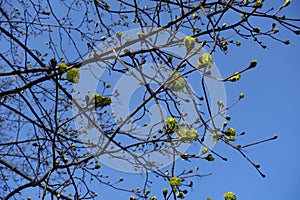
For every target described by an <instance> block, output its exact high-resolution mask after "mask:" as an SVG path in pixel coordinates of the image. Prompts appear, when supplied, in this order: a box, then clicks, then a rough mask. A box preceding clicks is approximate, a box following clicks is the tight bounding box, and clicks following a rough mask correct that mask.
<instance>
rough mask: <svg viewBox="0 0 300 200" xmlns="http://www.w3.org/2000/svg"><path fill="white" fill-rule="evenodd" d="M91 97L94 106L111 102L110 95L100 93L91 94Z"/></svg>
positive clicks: (106, 104)
mask: <svg viewBox="0 0 300 200" xmlns="http://www.w3.org/2000/svg"><path fill="white" fill-rule="evenodd" d="M92 99H93V100H94V101H95V105H96V107H98V106H108V105H110V104H111V98H110V97H104V96H102V95H100V94H93V95H92Z"/></svg>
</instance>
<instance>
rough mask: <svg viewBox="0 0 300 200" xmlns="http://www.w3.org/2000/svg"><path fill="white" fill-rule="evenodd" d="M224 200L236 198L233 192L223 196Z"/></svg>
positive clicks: (234, 199)
mask: <svg viewBox="0 0 300 200" xmlns="http://www.w3.org/2000/svg"><path fill="white" fill-rule="evenodd" d="M223 197H224V199H225V200H236V196H235V194H234V193H233V192H227V193H225V194H223Z"/></svg>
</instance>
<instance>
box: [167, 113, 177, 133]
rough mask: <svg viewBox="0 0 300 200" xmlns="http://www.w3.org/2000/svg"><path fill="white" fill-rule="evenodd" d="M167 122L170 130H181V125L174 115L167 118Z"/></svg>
mask: <svg viewBox="0 0 300 200" xmlns="http://www.w3.org/2000/svg"><path fill="white" fill-rule="evenodd" d="M166 123H167V128H168V129H169V130H171V131H172V132H175V131H176V132H177V131H178V130H179V125H178V123H177V121H176V120H175V119H174V118H172V117H170V118H168V119H167V120H166Z"/></svg>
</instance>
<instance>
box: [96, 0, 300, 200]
mask: <svg viewBox="0 0 300 200" xmlns="http://www.w3.org/2000/svg"><path fill="white" fill-rule="evenodd" d="M299 7H300V3H299V2H296V1H293V2H292V4H291V6H290V7H289V8H287V10H286V14H287V15H288V14H289V15H292V16H298V17H299V15H300V13H299V9H298V8H299ZM279 35H280V37H281V38H283V39H290V40H291V44H290V45H288V46H286V45H284V44H281V43H278V42H275V41H270V40H268V39H265V40H264V41H265V43H266V44H267V49H262V48H260V47H259V46H258V45H256V44H254V43H253V42H251V41H250V42H248V43H247V42H246V41H242V45H241V47H239V48H233V49H230V51H229V52H228V54H227V55H224V54H222V53H217V54H215V55H214V59H215V62H216V64H217V66H218V68H219V69H220V71H221V72H222V73H224V74H226V72H227V74H228V73H231V72H232V70H233V69H237V68H238V66H240V67H241V68H243V66H247V65H248V63H249V62H250V61H251V60H253V59H257V60H258V63H259V64H258V65H257V67H256V68H255V69H253V70H250V71H248V72H246V73H245V74H243V75H242V78H241V79H240V81H239V82H238V83H228V84H226V92H227V98H228V99H227V100H228V103H230V102H232V101H234V100H235V99H236V98H237V96H238V94H239V93H240V92H243V93H245V98H244V99H243V100H242V101H241V102H240V103H239V104H238V105H237V106H236V107H234V108H233V109H232V110H230V111H229V114H230V115H231V117H232V121H231V125H232V126H234V127H235V128H236V129H237V130H239V131H245V132H246V135H245V136H243V137H241V138H239V141H240V143H241V144H246V143H249V142H254V141H259V140H262V139H266V138H269V137H271V136H273V135H274V134H277V135H278V136H279V137H278V139H277V140H275V141H270V142H267V143H264V144H260V145H257V146H254V147H249V148H248V149H247V155H249V157H250V158H251V159H252V160H253V161H254V162H255V163H259V164H260V165H261V170H262V171H263V172H264V173H265V174H266V175H267V176H266V178H261V177H260V175H259V174H258V173H257V172H256V170H255V169H254V168H253V167H252V166H251V165H250V164H249V163H248V162H247V161H246V160H245V159H244V158H243V157H242V156H241V155H240V154H239V153H238V152H236V151H234V150H232V149H230V148H229V147H227V146H226V145H223V144H217V145H216V146H215V149H214V150H215V151H217V152H218V153H220V154H221V155H223V156H225V157H227V158H228V161H227V162H224V161H222V160H220V159H216V161H215V162H214V163H207V164H206V163H203V162H201V164H199V166H200V171H201V169H202V170H203V171H202V172H203V173H209V172H211V173H213V175H212V176H208V177H204V178H202V179H201V180H199V181H197V184H195V187H194V188H193V189H192V190H191V193H190V194H189V196H188V197H187V199H206V198H207V197H211V198H212V199H222V195H223V193H225V192H227V191H234V192H235V193H236V195H237V197H238V199H240V200H253V199H258V200H259V199H272V200H281V199H299V198H300V191H299V185H300V171H299V169H300V159H299V155H298V153H299V152H300V147H299V140H300V134H299V131H298V123H299V119H300V117H299V113H300V106H299V102H300V87H299V86H300V79H299V75H300V64H299V60H298V59H299V56H300V53H299V52H300V40H299V36H298V37H297V36H295V35H293V34H291V33H287V32H285V31H281V32H280V33H279ZM243 42H244V43H243ZM127 175H128V174H127ZM136 176H137V177H138V176H139V175H132V179H129V180H127V181H128V182H135V181H136V178H135V177H136ZM127 181H126V182H127ZM124 184H125V183H124ZM162 187H164V186H163V184H162V185H159V186H157V185H154V186H153V187H152V188H153V190H154V193H155V194H157V195H158V196H159V195H160V194H161V192H160V190H161V188H162ZM103 192H104V196H106V195H105V194H110V195H112V194H113V196H114V197H115V198H120V199H126V198H125V196H123V195H122V196H119V195H118V194H117V193H111V192H112V191H110V190H109V189H108V190H106V191H103ZM115 195H116V196H115ZM120 195H121V194H120ZM99 199H101V198H99ZM104 199H105V198H104Z"/></svg>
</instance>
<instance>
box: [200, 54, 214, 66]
mask: <svg viewBox="0 0 300 200" xmlns="http://www.w3.org/2000/svg"><path fill="white" fill-rule="evenodd" d="M213 62H214V61H213V58H212V56H211V55H210V54H209V53H204V54H202V55H201V56H200V57H199V63H198V65H199V67H200V68H209V69H210V68H211V66H212V65H213Z"/></svg>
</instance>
